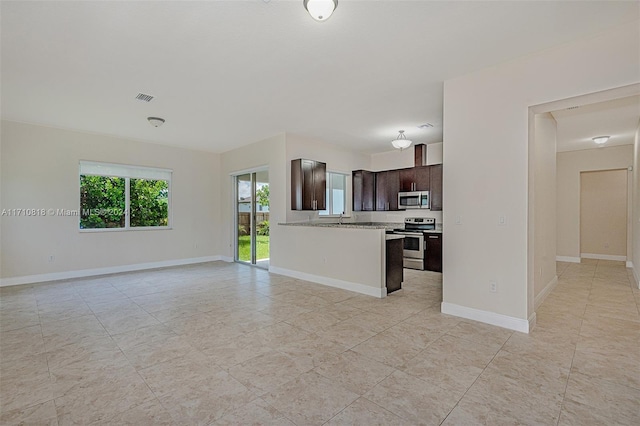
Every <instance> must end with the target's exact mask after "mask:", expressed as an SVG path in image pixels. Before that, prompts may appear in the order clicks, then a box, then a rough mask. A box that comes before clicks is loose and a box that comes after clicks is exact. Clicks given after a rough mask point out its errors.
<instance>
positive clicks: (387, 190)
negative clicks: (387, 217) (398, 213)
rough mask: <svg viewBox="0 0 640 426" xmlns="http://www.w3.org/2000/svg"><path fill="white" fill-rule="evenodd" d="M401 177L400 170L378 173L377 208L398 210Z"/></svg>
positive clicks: (380, 209) (379, 209)
mask: <svg viewBox="0 0 640 426" xmlns="http://www.w3.org/2000/svg"><path fill="white" fill-rule="evenodd" d="M399 189H400V177H399V173H398V170H388V171H385V172H378V173H376V210H378V211H388V210H398V191H399Z"/></svg>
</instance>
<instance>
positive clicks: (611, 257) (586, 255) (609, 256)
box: [580, 253, 627, 262]
mask: <svg viewBox="0 0 640 426" xmlns="http://www.w3.org/2000/svg"><path fill="white" fill-rule="evenodd" d="M580 257H583V258H585V259H598V260H617V261H621V262H626V261H627V256H615V255H612V254H597V253H580Z"/></svg>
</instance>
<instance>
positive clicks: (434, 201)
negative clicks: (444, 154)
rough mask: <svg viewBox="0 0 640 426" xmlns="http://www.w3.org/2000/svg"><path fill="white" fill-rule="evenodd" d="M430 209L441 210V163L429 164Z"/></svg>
mask: <svg viewBox="0 0 640 426" xmlns="http://www.w3.org/2000/svg"><path fill="white" fill-rule="evenodd" d="M429 175H430V177H429V179H430V183H429V185H430V188H431V189H430V191H431V192H430V193H429V196H430V197H431V211H440V210H442V164H436V165H433V166H429Z"/></svg>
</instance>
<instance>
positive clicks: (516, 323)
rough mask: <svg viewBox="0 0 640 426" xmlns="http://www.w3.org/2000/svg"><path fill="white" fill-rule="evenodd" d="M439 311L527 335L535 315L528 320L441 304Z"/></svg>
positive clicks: (452, 304) (534, 320)
mask: <svg viewBox="0 0 640 426" xmlns="http://www.w3.org/2000/svg"><path fill="white" fill-rule="evenodd" d="M440 306H441V307H440V311H441V312H442V313H443V314H448V315H454V316H456V317H461V318H466V319H470V320H474V321H479V322H483V323H485V324H491V325H496V326H498V327H502V328H507V329H509V330H515V331H520V332H522V333H529V330H531V329H532V328H533V326H534V325H535V322H536V316H535V313H534V314H533V315H531V317H530V318H529V319H528V320H525V319H521V318H515V317H510V316H507V315H502V314H497V313H495V312H489V311H482V310H480V309H475V308H469V307H467V306H460V305H456V304H455V303H448V302H442V305H440Z"/></svg>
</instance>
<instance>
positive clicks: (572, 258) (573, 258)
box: [556, 256, 580, 263]
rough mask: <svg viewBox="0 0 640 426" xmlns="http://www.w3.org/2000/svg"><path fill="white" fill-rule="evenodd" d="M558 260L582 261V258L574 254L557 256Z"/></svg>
mask: <svg viewBox="0 0 640 426" xmlns="http://www.w3.org/2000/svg"><path fill="white" fill-rule="evenodd" d="M556 262H570V263H580V258H579V257H572V256H556Z"/></svg>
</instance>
